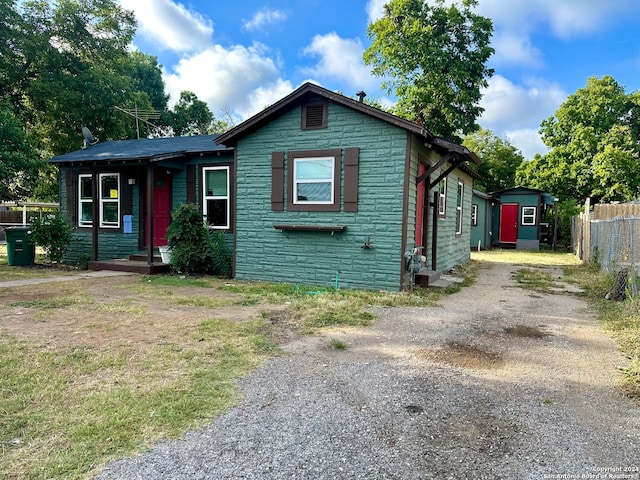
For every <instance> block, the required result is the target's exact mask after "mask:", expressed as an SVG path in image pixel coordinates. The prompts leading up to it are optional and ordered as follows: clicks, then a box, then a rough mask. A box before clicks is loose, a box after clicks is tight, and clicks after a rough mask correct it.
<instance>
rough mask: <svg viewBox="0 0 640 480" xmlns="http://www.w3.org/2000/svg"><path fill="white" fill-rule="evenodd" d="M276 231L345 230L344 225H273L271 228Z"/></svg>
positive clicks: (332, 231) (333, 231)
mask: <svg viewBox="0 0 640 480" xmlns="http://www.w3.org/2000/svg"><path fill="white" fill-rule="evenodd" d="M273 228H275V229H276V230H282V231H291V230H299V231H306V232H331V233H332V234H333V233H336V232H344V231H345V230H346V229H347V226H346V225H283V224H275V225H274V226H273Z"/></svg>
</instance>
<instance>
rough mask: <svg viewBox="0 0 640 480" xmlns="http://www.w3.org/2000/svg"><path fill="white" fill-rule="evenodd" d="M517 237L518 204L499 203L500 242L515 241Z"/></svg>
mask: <svg viewBox="0 0 640 480" xmlns="http://www.w3.org/2000/svg"><path fill="white" fill-rule="evenodd" d="M517 239H518V204H517V203H504V204H502V205H500V243H516V240H517Z"/></svg>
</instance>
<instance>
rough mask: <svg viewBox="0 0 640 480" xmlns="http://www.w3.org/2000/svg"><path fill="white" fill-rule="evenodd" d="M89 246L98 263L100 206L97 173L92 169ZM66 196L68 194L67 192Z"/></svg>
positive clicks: (94, 259)
mask: <svg viewBox="0 0 640 480" xmlns="http://www.w3.org/2000/svg"><path fill="white" fill-rule="evenodd" d="M91 185H92V188H91V218H92V221H91V245H92V250H93V251H92V255H93V261H94V262H97V261H98V229H99V227H100V205H99V203H98V202H99V201H100V198H99V195H98V193H99V191H100V185H98V171H97V170H96V169H95V168H94V169H92V170H91ZM67 194H68V192H67Z"/></svg>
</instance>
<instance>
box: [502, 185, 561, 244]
mask: <svg viewBox="0 0 640 480" xmlns="http://www.w3.org/2000/svg"><path fill="white" fill-rule="evenodd" d="M491 195H492V196H494V197H497V198H498V199H499V200H500V203H498V204H496V205H495V206H494V209H493V223H494V225H496V228H495V229H496V230H497V231H498V236H497V238H495V237H494V239H493V244H494V245H499V246H501V247H508V248H516V249H526V250H538V249H539V248H540V240H541V238H542V236H543V233H546V232H543V227H547V224H546V223H545V221H544V220H545V218H546V214H547V210H549V209H551V208H553V205H554V201H555V199H554V197H553V195H551V194H549V193H546V192H543V191H542V190H536V189H535V188H527V187H513V188H509V189H506V190H500V191H497V192H492V193H491Z"/></svg>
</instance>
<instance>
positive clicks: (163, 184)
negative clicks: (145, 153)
mask: <svg viewBox="0 0 640 480" xmlns="http://www.w3.org/2000/svg"><path fill="white" fill-rule="evenodd" d="M170 222H171V185H170V181H169V174H168V173H167V171H166V170H160V169H157V170H156V171H155V173H154V176H153V245H154V246H155V247H158V246H162V245H166V244H167V228H168V227H169V223H170Z"/></svg>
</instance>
